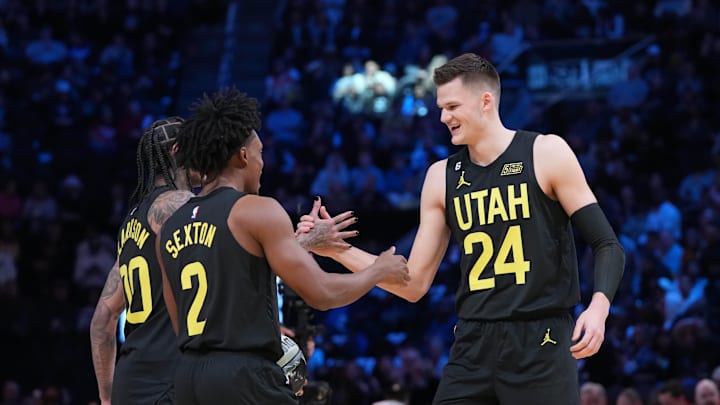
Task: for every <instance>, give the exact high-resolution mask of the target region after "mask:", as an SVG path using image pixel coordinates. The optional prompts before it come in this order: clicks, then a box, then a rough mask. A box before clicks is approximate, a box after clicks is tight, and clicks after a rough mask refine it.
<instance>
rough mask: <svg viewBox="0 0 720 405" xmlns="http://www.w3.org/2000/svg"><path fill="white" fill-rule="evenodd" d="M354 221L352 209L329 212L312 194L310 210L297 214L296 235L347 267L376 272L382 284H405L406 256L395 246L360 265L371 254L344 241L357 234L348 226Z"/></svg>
mask: <svg viewBox="0 0 720 405" xmlns="http://www.w3.org/2000/svg"><path fill="white" fill-rule="evenodd" d="M357 221H358V219H357V217H355V215H354V212H353V211H345V212H343V213H341V214H338V215H336V216H331V215H330V214H329V213H328V212H327V209H326V207H325V206H324V205H322V202H321V199H320V197H315V201H314V202H313V207H312V210H311V211H310V213H308V214H305V215H303V216H302V217H300V222H299V223H298V224H297V227H296V231H295V237H296V239H297V240H298V242H299V243H300V245H302V246H303V248H305V250H307V251H310V252H312V253H315V254H317V255H320V256H324V257H328V258H331V259H333V260H335V261H337V262H339V263H341V264H343V265H345V267H347V268H348V269H349V270H350V271H353V272H358V271H371V272H375V273H377V274H378V276H379V277H380V278H381V279H380V281H379V283H381V284H387V285H396V286H404V285H407V284H408V283H409V282H410V274H409V271H408V267H407V259H406V258H405V257H403V256H402V255H398V254H395V247H394V246H391V247H390V248H388V249H387V250H385V251H384V252H382V253H381V254H380V255H379V256H377V257H376V258H375V260H374V262H373V264H372V265H370V266H368V267H365V268H363V266H362V264H363V263H364V262H367V261H368V259H369V257H370V256H372V255H371V254H370V253H367V252H364V251H362V250H360V249H357V248H354V247H353V246H352V245H351V244H350V243H348V242H347V241H346V239H349V238H353V237H355V236H357V235H358V234H359V232H358V231H356V230H347V228H348V227H349V226H351V225H353V224H355V223H357Z"/></svg>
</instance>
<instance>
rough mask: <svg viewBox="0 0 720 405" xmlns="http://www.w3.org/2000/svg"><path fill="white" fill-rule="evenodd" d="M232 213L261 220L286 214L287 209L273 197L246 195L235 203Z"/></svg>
mask: <svg viewBox="0 0 720 405" xmlns="http://www.w3.org/2000/svg"><path fill="white" fill-rule="evenodd" d="M232 212H233V213H234V214H243V215H251V216H252V217H254V218H258V219H261V218H268V217H271V216H274V215H277V213H279V212H283V213H285V209H284V208H283V206H282V205H281V204H280V202H279V201H278V200H276V199H275V198H273V197H269V196H262V195H257V194H245V195H243V196H242V197H241V198H238V199H237V201H235V204H234V205H233V208H232Z"/></svg>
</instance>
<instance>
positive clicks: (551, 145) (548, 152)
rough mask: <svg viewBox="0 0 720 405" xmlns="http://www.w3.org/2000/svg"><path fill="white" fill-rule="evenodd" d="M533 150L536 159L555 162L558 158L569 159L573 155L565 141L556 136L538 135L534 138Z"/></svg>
mask: <svg viewBox="0 0 720 405" xmlns="http://www.w3.org/2000/svg"><path fill="white" fill-rule="evenodd" d="M533 148H534V151H535V157H536V158H537V157H541V158H542V157H545V158H548V159H550V160H557V159H558V158H563V157H570V156H571V155H572V154H573V151H572V149H570V145H569V144H568V143H567V141H566V140H565V139H564V138H563V137H561V136H560V135H556V134H539V135H538V136H537V138H535V144H534V147H533Z"/></svg>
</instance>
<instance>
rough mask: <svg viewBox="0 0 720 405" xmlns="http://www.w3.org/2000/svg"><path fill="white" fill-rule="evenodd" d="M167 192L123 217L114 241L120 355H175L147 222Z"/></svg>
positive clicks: (154, 193)
mask: <svg viewBox="0 0 720 405" xmlns="http://www.w3.org/2000/svg"><path fill="white" fill-rule="evenodd" d="M169 190H171V188H170V187H168V186H162V187H157V188H155V189H154V190H153V191H152V192H151V193H150V194H149V195H148V196H147V197H146V198H144V199H143V200H142V201H141V202H140V204H138V206H137V207H135V208H133V210H132V211H130V213H129V214H128V215H127V216H126V217H125V220H124V221H123V223H122V226H121V227H120V231H119V232H118V238H117V240H118V264H119V265H120V278H121V280H122V287H123V292H124V294H125V304H126V318H125V343H124V344H123V345H122V347H121V349H120V350H121V353H128V352H130V351H133V350H138V351H140V352H142V356H141V358H143V359H144V360H165V359H168V358H170V357H171V356H175V355H177V354H178V351H177V348H175V347H174V346H173V342H174V341H175V334H174V333H173V330H172V326H171V324H170V317H169V316H168V314H167V310H166V309H165V308H166V307H165V301H164V300H163V295H162V274H161V273H160V267H159V265H158V261H157V255H156V253H155V237H156V235H155V233H153V231H152V229H151V228H150V224H149V223H148V220H147V214H148V210H149V209H150V206H151V205H152V203H153V202H154V201H155V199H156V198H157V197H158V196H159V195H160V194H162V193H164V192H166V191H169ZM138 358H140V357H138Z"/></svg>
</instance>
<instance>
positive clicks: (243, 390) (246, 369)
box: [175, 352, 298, 405]
mask: <svg viewBox="0 0 720 405" xmlns="http://www.w3.org/2000/svg"><path fill="white" fill-rule="evenodd" d="M175 387H177V388H176V397H177V403H178V405H223V404H228V405H230V404H232V405H258V404H268V405H297V403H298V401H297V399H296V397H295V395H294V394H293V393H292V392H291V391H290V387H289V386H288V385H287V384H286V381H285V375H284V374H283V372H282V369H281V368H280V367H279V366H278V365H277V364H275V363H274V362H273V361H272V360H269V359H267V358H264V357H262V356H259V355H256V354H253V353H245V352H208V353H202V354H201V353H196V352H185V353H183V354H182V355H181V356H180V362H179V364H178V367H177V369H176V373H175Z"/></svg>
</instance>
